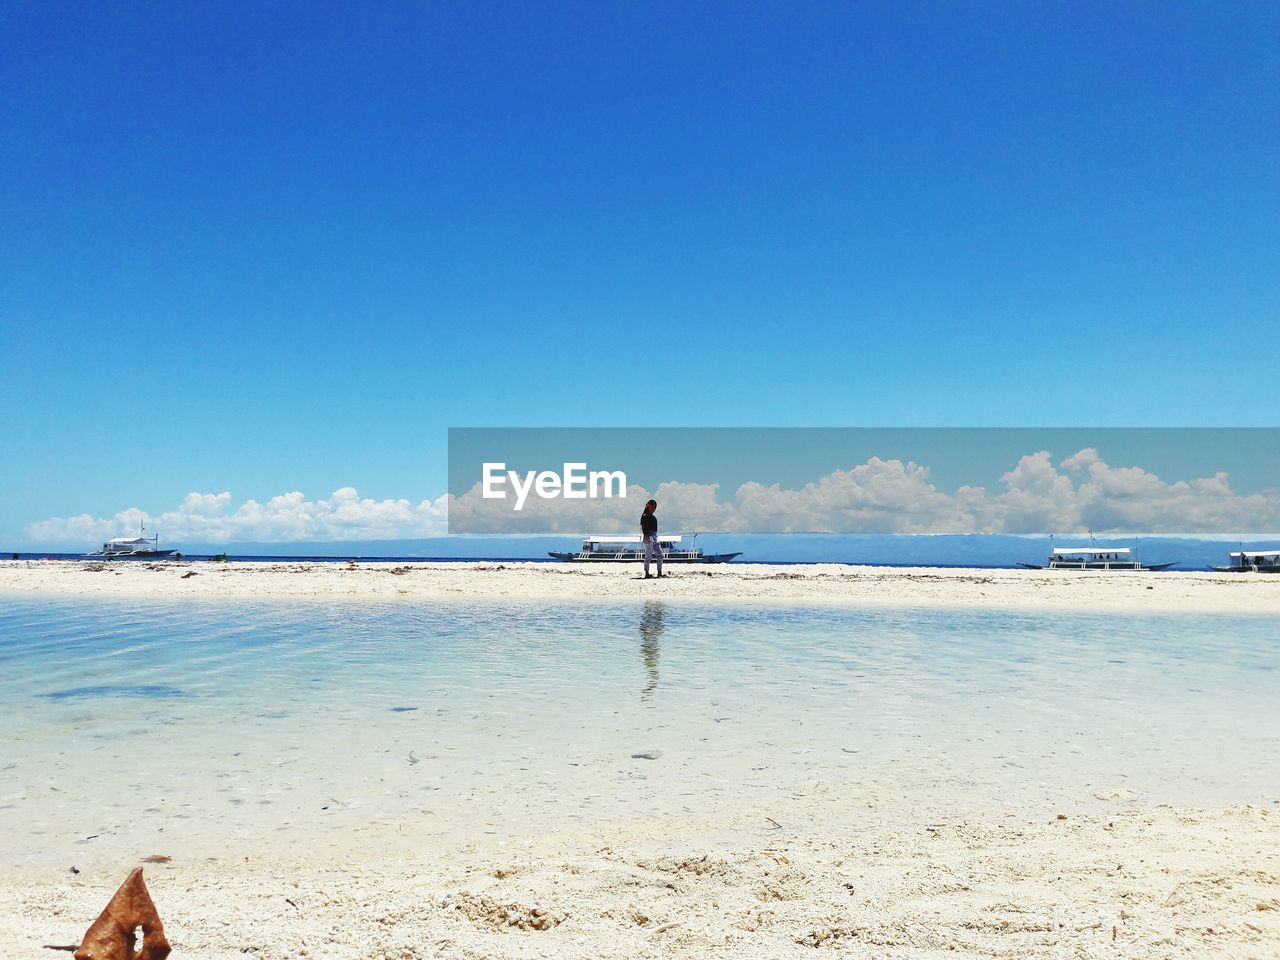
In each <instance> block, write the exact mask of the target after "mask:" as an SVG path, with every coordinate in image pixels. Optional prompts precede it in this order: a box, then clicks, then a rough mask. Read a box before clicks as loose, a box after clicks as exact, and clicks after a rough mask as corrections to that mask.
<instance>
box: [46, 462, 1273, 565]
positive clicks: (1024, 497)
mask: <svg viewBox="0 0 1280 960" xmlns="http://www.w3.org/2000/svg"><path fill="white" fill-rule="evenodd" d="M650 497H654V498H656V499H657V500H658V501H659V503H660V504H661V515H662V523H663V528H664V529H666V530H687V531H694V530H698V531H707V532H723V533H917V534H919V533H925V534H928V533H1011V534H1027V533H1053V532H1056V533H1082V532H1084V531H1085V530H1094V531H1095V532H1098V533H1145V534H1159V533H1164V534H1214V533H1223V532H1226V531H1255V532H1262V531H1266V530H1280V491H1278V490H1267V491H1263V492H1260V493H1254V494H1241V493H1238V492H1237V491H1235V490H1234V489H1233V488H1232V486H1231V483H1230V480H1229V478H1228V477H1227V475H1226V474H1225V473H1215V474H1213V475H1212V476H1209V477H1203V478H1199V479H1194V480H1188V481H1184V480H1176V481H1165V480H1162V479H1161V478H1160V477H1158V476H1157V475H1155V474H1154V473H1151V472H1149V471H1146V470H1144V469H1142V468H1141V467H1136V466H1125V467H1116V466H1112V465H1110V464H1108V463H1107V462H1106V461H1104V460H1103V459H1102V458H1101V457H1100V456H1099V455H1098V452H1097V451H1096V450H1093V449H1084V450H1080V451H1078V452H1076V453H1074V454H1072V455H1071V456H1069V457H1067V458H1066V459H1064V460H1062V461H1061V462H1059V463H1057V464H1055V463H1054V462H1053V459H1052V458H1051V456H1050V454H1049V453H1048V452H1047V451H1044V450H1041V451H1037V452H1035V453H1031V454H1028V455H1027V456H1024V457H1022V458H1021V459H1020V460H1019V461H1018V462H1017V463H1016V464H1015V465H1014V466H1013V468H1012V469H1011V470H1009V471H1008V472H1007V473H1005V474H1004V475H1003V476H1002V477H1001V478H1000V485H999V487H997V488H996V489H994V490H987V489H986V488H984V487H980V486H965V487H961V488H960V489H958V490H956V491H955V492H953V493H950V492H947V491H944V490H940V489H938V487H937V485H936V484H934V483H933V481H932V480H931V479H930V477H929V470H928V468H927V467H925V466H922V465H920V464H916V463H912V462H910V461H905V462H904V461H902V460H881V459H880V458H878V457H872V458H871V459H870V460H868V461H867V462H866V463H862V464H857V465H855V466H853V467H850V468H849V469H847V470H836V471H834V472H832V473H830V474H828V475H826V476H824V477H820V478H818V479H817V480H814V481H812V482H810V483H806V484H804V485H803V486H801V487H798V488H786V487H782V486H780V485H778V484H773V485H771V486H765V485H763V484H760V483H755V482H748V483H744V484H742V485H741V486H739V487H738V488H737V489H736V490H734V491H732V492H731V493H728V494H726V493H725V492H724V491H722V490H721V489H720V487H719V485H717V484H700V483H685V482H680V481H669V482H666V483H661V484H659V485H658V486H657V488H656V489H654V490H648V489H646V488H644V487H642V486H640V485H637V484H632V485H631V486H629V487H628V489H627V496H626V497H625V498H613V499H595V500H564V499H553V500H539V499H536V498H532V497H531V498H530V499H529V501H528V502H527V503H526V506H525V509H524V510H523V511H521V512H520V513H514V512H513V511H512V510H511V503H510V501H500V500H485V499H484V498H482V497H481V495H480V485H479V484H478V483H477V484H476V485H475V486H474V487H473V488H472V489H470V490H468V491H467V492H466V493H464V494H462V495H461V496H453V495H448V494H447V495H444V496H441V497H438V498H437V499H435V500H422V501H419V502H416V503H415V502H411V501H409V500H372V499H369V498H365V497H361V496H360V495H359V494H358V493H357V492H356V490H355V489H354V488H352V487H343V488H341V489H339V490H335V491H334V492H333V493H331V494H330V495H329V496H328V498H326V499H317V500H308V499H307V498H306V496H304V495H303V494H302V493H300V492H297V491H294V492H291V493H284V494H281V495H279V496H276V497H272V498H271V499H270V500H267V501H266V502H259V501H257V500H246V501H244V502H243V503H241V504H240V505H239V506H234V505H233V501H232V496H231V494H230V492H227V491H224V492H222V493H190V494H188V495H187V496H186V497H185V498H184V499H183V501H182V503H181V504H180V505H179V506H178V507H177V508H176V509H174V510H170V511H167V512H165V513H161V514H158V515H153V514H148V513H146V512H144V511H143V510H141V509H139V508H136V507H133V508H130V509H127V510H122V511H120V512H119V513H117V514H115V515H114V516H112V517H105V518H101V517H92V516H89V515H88V514H81V515H79V516H73V517H55V518H52V519H49V520H43V521H40V522H38V523H33V524H31V525H30V526H28V527H27V529H26V534H27V536H28V537H29V538H30V540H31V542H32V543H36V544H40V545H41V546H46V547H47V546H54V545H57V546H64V545H65V546H76V547H79V546H83V545H85V544H91V543H96V542H101V541H102V540H105V539H107V538H108V537H114V536H120V535H122V534H126V533H129V532H131V531H134V530H137V529H138V524H139V522H140V521H142V522H145V523H146V525H147V528H148V530H149V531H158V532H159V533H160V534H161V535H162V536H163V537H164V539H165V540H166V541H167V542H168V543H170V544H181V543H182V542H183V541H185V542H189V543H227V542H231V541H259V542H281V543H287V542H290V541H298V540H333V541H341V540H384V539H385V540H390V539H402V538H411V537H431V536H442V535H445V534H446V533H448V532H450V530H451V531H452V532H454V533H476V534H484V533H489V534H495V535H507V534H520V533H529V534H535V533H551V534H572V535H578V534H582V533H584V532H588V531H589V532H591V533H594V534H597V535H607V534H615V533H623V532H631V531H633V530H634V529H635V527H636V518H637V516H638V514H639V510H640V505H641V504H643V503H644V502H645V501H646V500H648V499H649V498H650Z"/></svg>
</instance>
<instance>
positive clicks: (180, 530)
mask: <svg viewBox="0 0 1280 960" xmlns="http://www.w3.org/2000/svg"><path fill="white" fill-rule="evenodd" d="M445 511H446V503H445V498H444V497H440V498H439V499H437V500H422V501H420V502H417V503H414V502H412V501H409V500H372V499H369V498H367V497H361V496H360V495H359V493H357V492H356V490H355V488H354V487H343V488H341V489H340V490H335V491H334V492H333V493H331V494H330V495H329V497H328V498H327V499H317V500H308V499H307V498H306V496H305V495H303V494H302V493H300V492H298V491H293V492H291V493H282V494H280V495H279V496H276V497H272V498H271V499H270V500H267V501H266V502H260V501H258V500H245V501H244V502H243V503H241V504H240V505H239V506H238V507H235V508H234V509H233V508H232V497H231V493H230V491H223V492H222V493H189V494H187V496H186V497H184V498H183V500H182V503H181V504H180V505H179V506H178V507H177V508H176V509H174V510H168V511H165V512H163V513H160V514H149V513H147V512H146V511H144V510H141V509H139V508H137V507H130V508H129V509H127V510H121V511H120V512H119V513H116V514H115V515H114V516H111V517H92V516H90V515H88V514H80V515H79V516H74V517H54V518H51V519H49V520H42V521H40V522H38V523H33V524H31V525H29V526H28V527H27V528H26V535H27V537H28V538H30V540H31V541H32V542H33V543H38V544H42V545H75V546H81V545H83V544H86V543H97V542H101V541H103V540H106V539H108V538H110V537H118V536H122V535H127V534H129V533H132V532H133V531H135V530H137V529H138V525H139V523H145V524H146V526H147V532H148V533H159V534H160V535H161V536H162V537H163V538H164V539H165V541H166V542H168V543H169V544H171V545H175V544H180V543H181V542H183V541H186V542H191V543H229V542H231V541H260V542H265V543H272V542H281V543H287V542H290V541H296V540H389V539H396V538H399V537H430V536H441V535H443V534H444V532H445V524H446V516H447V515H446V513H445Z"/></svg>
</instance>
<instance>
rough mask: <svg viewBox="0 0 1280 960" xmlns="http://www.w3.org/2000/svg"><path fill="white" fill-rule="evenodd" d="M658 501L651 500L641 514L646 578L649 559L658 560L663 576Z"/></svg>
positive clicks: (659, 574) (646, 577)
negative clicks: (657, 512) (656, 511)
mask: <svg viewBox="0 0 1280 960" xmlns="http://www.w3.org/2000/svg"><path fill="white" fill-rule="evenodd" d="M657 509H658V501H657V500H650V501H649V502H648V503H646V504H645V505H644V513H642V514H640V539H642V540H643V541H644V578H645V579H646V580H649V579H652V578H651V577H650V576H649V560H650V558H656V559H657V561H658V576H662V547H660V546H658V515H657V514H656V513H654V511H655V510H657Z"/></svg>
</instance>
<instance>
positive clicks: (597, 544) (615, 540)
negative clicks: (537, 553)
mask: <svg viewBox="0 0 1280 960" xmlns="http://www.w3.org/2000/svg"><path fill="white" fill-rule="evenodd" d="M697 536H698V535H697V534H696V533H695V534H694V535H693V537H692V538H691V539H696V538H697ZM683 539H684V538H683V537H681V536H663V535H662V534H659V535H658V546H660V547H661V548H662V558H663V562H664V563H728V562H729V561H730V560H732V559H734V558H735V557H740V556H742V554H741V552H739V553H703V552H702V551H701V550H699V549H698V548H697V546H696V545H690V546H688V547H682V546H681V545H680V544H681V542H682V540H683ZM547 556H549V557H551V559H553V560H565V561H570V562H574V563H641V562H643V561H644V543H643V541H642V540H641V538H640V537H639V536H638V535H634V536H627V535H620V536H613V537H591V536H587V537H583V538H582V548H581V549H580V550H579V551H578V552H577V553H568V552H564V553H561V552H558V551H555V550H550V551H548V552H547Z"/></svg>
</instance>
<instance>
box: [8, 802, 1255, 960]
mask: <svg viewBox="0 0 1280 960" xmlns="http://www.w3.org/2000/svg"><path fill="white" fill-rule="evenodd" d="M928 813H929V812H928V811H927V810H926V809H918V810H917V811H915V813H914V814H907V815H902V814H898V815H896V816H887V815H885V814H883V813H879V812H870V811H869V812H866V813H865V814H854V815H851V816H849V817H848V818H847V819H845V820H844V821H843V822H842V823H841V824H823V823H804V822H790V821H791V816H794V814H795V811H792V813H791V814H790V815H788V818H787V820H785V821H778V822H777V823H776V824H775V823H773V822H769V821H768V820H765V819H764V818H763V817H758V816H755V815H752V816H751V817H750V818H748V819H747V820H746V821H745V822H741V823H737V824H721V825H714V824H701V825H697V826H690V825H685V826H683V827H682V828H670V827H667V828H660V829H649V830H647V831H643V832H642V831H639V830H637V829H634V828H633V829H629V830H625V829H621V830H619V829H615V830H607V831H605V830H602V831H598V832H596V833H593V834H590V835H581V836H576V837H542V838H535V839H531V840H529V841H528V842H527V843H523V844H519V845H518V847H517V848H515V849H496V850H495V849H487V850H482V849H479V848H474V847H473V848H464V849H462V850H460V851H457V852H456V853H455V854H453V855H449V856H445V855H440V854H433V855H428V856H423V857H415V858H405V859H398V860H394V861H376V862H367V863H360V864H353V863H346V864H336V865H334V866H333V867H332V868H325V869H317V868H315V867H301V868H299V867H292V866H290V865H288V864H287V863H283V862H280V861H279V860H278V859H277V860H275V861H271V860H262V861H259V860H257V859H256V858H255V859H253V860H250V861H248V862H240V863H228V862H200V863H181V862H177V861H176V860H175V861H174V862H172V863H168V864H154V865H148V866H147V867H146V871H147V878H148V883H149V885H150V888H151V891H152V895H153V897H154V899H155V901H156V904H157V907H158V909H159V911H160V914H161V916H162V917H163V919H164V921H165V925H166V930H167V932H168V935H169V938H170V940H171V941H172V943H173V945H174V956H175V957H200V958H208V960H222V958H232V957H236V958H243V957H246V956H251V957H257V958H262V960H267V958H272V960H274V958H285V957H307V956H311V957H331V958H335V960H348V958H352V960H354V958H361V960H364V958H394V960H412V958H425V957H443V958H469V960H479V958H505V957H512V958H526V957H566V958H595V957H726V958H744V960H745V958H754V957H799V956H812V955H814V951H815V950H817V951H820V953H819V955H822V954H835V955H841V956H850V957H867V958H871V957H881V958H893V957H902V958H922V957H944V956H945V957H955V956H962V957H1053V958H1057V957H1062V958H1081V957H1132V958H1159V957H1204V958H1211V957H1212V958H1220V957H1238V958H1246V957H1250V958H1269V957H1276V956H1280V810H1277V809H1268V808H1258V807H1245V808H1239V809H1232V810H1224V811H1218V812H1203V811H1201V812H1195V811H1175V810H1170V809H1157V810H1153V811H1145V812H1142V811H1136V810H1118V811H1117V812H1115V813H1112V814H1103V815H1087V816H1079V815H1075V814H1073V815H1070V816H1064V817H1062V818H1059V817H1058V816H1055V815H1053V814H1052V813H1048V814H1045V815H1043V816H1036V817H1031V818H1027V817H1026V816H1025V815H1024V816H1018V815H1015V814H1006V815H1000V814H998V813H989V814H987V815H985V816H981V817H975V818H947V817H941V818H938V817H931V816H929V815H928ZM131 866H132V864H121V866H120V869H119V870H116V871H112V872H109V873H99V872H96V871H90V870H86V871H84V872H82V873H79V874H72V873H70V871H69V869H68V870H67V871H66V872H60V873H59V874H58V875H50V876H42V877H32V878H26V877H24V878H19V877H12V876H11V877H6V878H4V879H3V880H0V898H2V899H3V902H4V904H5V907H4V909H3V911H2V912H0V956H3V957H5V958H10V957H13V958H17V957H39V956H44V957H53V956H59V955H62V956H65V955H66V954H54V953H50V952H48V951H44V950H41V949H40V945H42V944H69V943H71V942H72V941H75V940H78V938H79V936H80V934H81V933H83V930H84V928H85V927H87V926H88V924H89V922H90V921H91V920H92V919H93V917H94V916H95V915H96V914H97V912H98V911H99V910H100V909H101V907H102V905H103V904H104V903H105V902H106V900H107V899H108V898H109V897H110V895H111V893H112V892H113V891H114V889H115V886H116V885H117V884H118V883H119V882H120V881H121V880H122V879H123V878H124V875H125V873H126V872H127V870H128V868H130V867H131Z"/></svg>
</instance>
